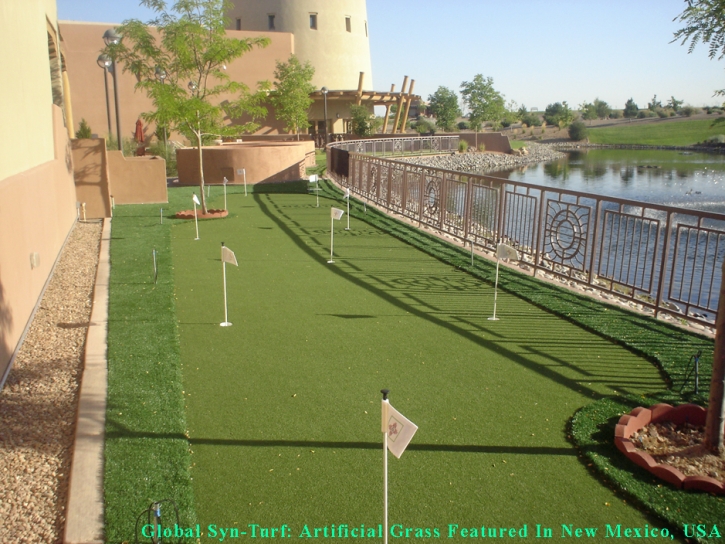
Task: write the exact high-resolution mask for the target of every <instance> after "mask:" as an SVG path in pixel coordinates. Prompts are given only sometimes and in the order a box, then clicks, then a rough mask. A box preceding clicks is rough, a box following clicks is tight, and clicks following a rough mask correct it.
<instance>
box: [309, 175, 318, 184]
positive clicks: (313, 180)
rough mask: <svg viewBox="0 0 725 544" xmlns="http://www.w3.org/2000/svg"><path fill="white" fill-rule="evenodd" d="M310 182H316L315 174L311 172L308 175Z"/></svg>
mask: <svg viewBox="0 0 725 544" xmlns="http://www.w3.org/2000/svg"><path fill="white" fill-rule="evenodd" d="M310 183H317V174H312V175H311V176H310Z"/></svg>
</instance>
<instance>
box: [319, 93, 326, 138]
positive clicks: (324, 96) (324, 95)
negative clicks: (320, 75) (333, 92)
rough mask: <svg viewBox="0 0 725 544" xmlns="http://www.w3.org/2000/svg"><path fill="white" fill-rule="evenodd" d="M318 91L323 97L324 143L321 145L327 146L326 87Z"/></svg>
mask: <svg viewBox="0 0 725 544" xmlns="http://www.w3.org/2000/svg"><path fill="white" fill-rule="evenodd" d="M320 91H321V92H322V96H323V98H324V99H325V145H324V146H323V147H327V87H322V89H320Z"/></svg>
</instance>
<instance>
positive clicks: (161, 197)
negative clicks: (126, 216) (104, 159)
mask: <svg viewBox="0 0 725 544" xmlns="http://www.w3.org/2000/svg"><path fill="white" fill-rule="evenodd" d="M108 172H109V175H110V179H111V194H112V195H113V199H114V201H115V202H116V204H158V203H165V202H168V201H169V197H168V194H167V192H166V161H165V160H164V159H161V158H158V157H124V156H123V154H122V153H121V152H120V151H109V152H108Z"/></svg>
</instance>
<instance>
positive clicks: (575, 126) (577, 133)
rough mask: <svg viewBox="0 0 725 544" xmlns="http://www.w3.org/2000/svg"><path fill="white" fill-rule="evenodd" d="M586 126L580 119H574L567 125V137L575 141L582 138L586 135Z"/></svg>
mask: <svg viewBox="0 0 725 544" xmlns="http://www.w3.org/2000/svg"><path fill="white" fill-rule="evenodd" d="M587 134H588V129H587V126H586V125H585V124H584V123H582V122H581V121H574V122H573V123H572V124H571V125H569V138H571V139H572V140H575V141H577V142H578V141H581V140H584V139H585V138H586V137H587Z"/></svg>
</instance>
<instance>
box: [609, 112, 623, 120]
mask: <svg viewBox="0 0 725 544" xmlns="http://www.w3.org/2000/svg"><path fill="white" fill-rule="evenodd" d="M609 118H610V119H621V118H622V110H612V113H610V114H609Z"/></svg>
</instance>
